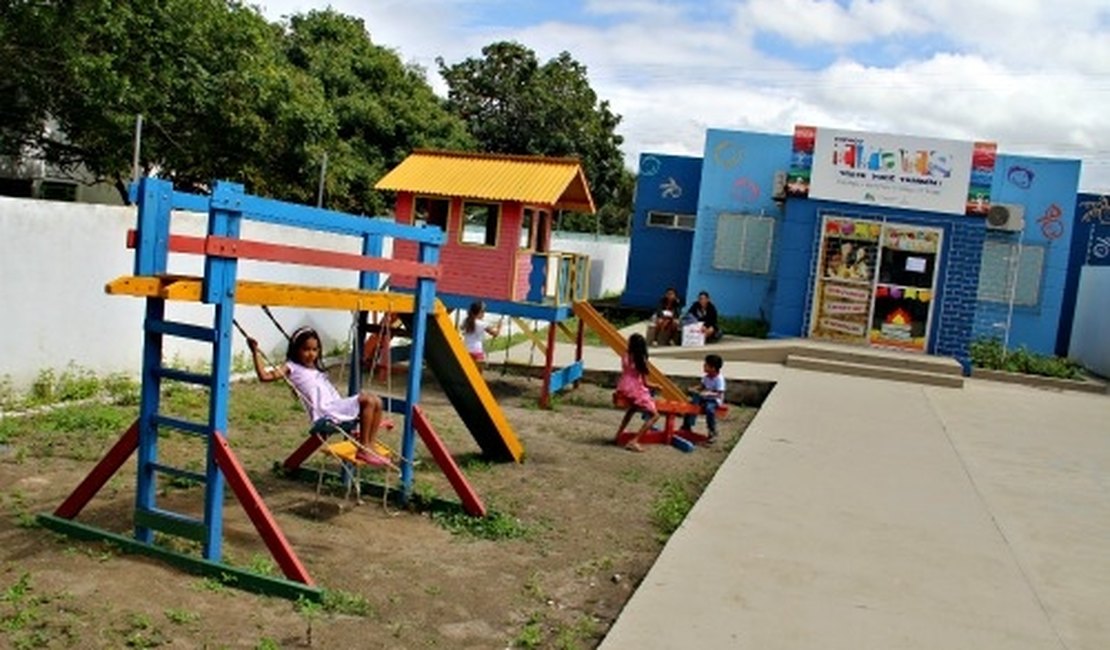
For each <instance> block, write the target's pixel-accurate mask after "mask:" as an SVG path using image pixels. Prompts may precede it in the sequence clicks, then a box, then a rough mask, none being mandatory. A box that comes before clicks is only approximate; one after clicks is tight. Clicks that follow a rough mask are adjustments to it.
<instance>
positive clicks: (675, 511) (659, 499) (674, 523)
mask: <svg viewBox="0 0 1110 650" xmlns="http://www.w3.org/2000/svg"><path fill="white" fill-rule="evenodd" d="M695 498H696V497H695V495H691V494H690V490H689V489H688V488H687V486H686V482H685V481H681V480H677V479H673V478H668V479H666V480H664V481H663V485H662V487H661V488H660V490H659V494H658V495H656V497H655V501H654V502H653V503H652V506H651V521H652V523H653V524H655V528H656V530H657V531H658V538H659V540H660V541H661V542H662V541H666V540H667V538H669V537H670V536H671V534H672V533H674V531H676V530H678V527H679V526H680V525H681V524H682V520H683V519H685V518H686V514H687V513H689V512H690V509H691V508H693V507H694V501H695Z"/></svg>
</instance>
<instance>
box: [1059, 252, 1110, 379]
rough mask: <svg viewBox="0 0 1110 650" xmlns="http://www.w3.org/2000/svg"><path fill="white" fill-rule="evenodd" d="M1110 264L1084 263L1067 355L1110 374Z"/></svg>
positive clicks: (1102, 372) (1108, 375) (1101, 373)
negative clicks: (1093, 264) (1089, 264)
mask: <svg viewBox="0 0 1110 650" xmlns="http://www.w3.org/2000/svg"><path fill="white" fill-rule="evenodd" d="M1108 332H1110V266H1084V267H1083V268H1082V270H1081V271H1080V274H1079V290H1078V293H1077V295H1076V298H1075V320H1074V322H1073V324H1072V328H1071V347H1070V348H1069V350H1068V356H1070V357H1071V358H1072V359H1075V360H1076V361H1078V362H1079V363H1081V364H1083V365H1084V366H1085V367H1086V368H1089V369H1090V370H1092V371H1094V372H1096V373H1098V374H1099V375H1101V376H1103V377H1110V333H1108Z"/></svg>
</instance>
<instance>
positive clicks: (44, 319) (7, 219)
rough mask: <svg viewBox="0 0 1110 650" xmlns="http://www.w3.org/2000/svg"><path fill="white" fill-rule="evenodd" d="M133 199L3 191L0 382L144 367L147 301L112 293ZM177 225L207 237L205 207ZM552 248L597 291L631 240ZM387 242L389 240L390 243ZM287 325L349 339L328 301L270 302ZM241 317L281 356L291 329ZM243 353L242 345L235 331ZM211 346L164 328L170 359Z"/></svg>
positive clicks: (257, 228) (317, 273)
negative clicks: (112, 202)
mask: <svg viewBox="0 0 1110 650" xmlns="http://www.w3.org/2000/svg"><path fill="white" fill-rule="evenodd" d="M135 215H136V209H135V208H134V207H119V206H105V205H92V204H86V203H60V202H53V201H36V200H27V199H12V198H8V197H0V341H2V345H3V351H2V353H0V380H3V379H5V378H7V379H10V380H11V382H12V384H13V386H14V387H15V388H16V389H17V390H25V389H26V388H27V387H28V386H30V384H31V382H33V381H34V379H35V378H36V377H37V376H38V375H39V373H41V372H43V371H45V370H54V371H55V372H61V371H63V370H65V369H66V367H67V366H69V365H71V364H72V365H75V366H77V367H79V368H82V369H90V370H92V371H94V372H95V373H96V374H98V375H107V374H109V373H115V372H125V373H128V374H131V375H137V374H138V372H139V369H140V368H141V366H142V359H141V357H142V319H143V307H144V304H145V301H144V300H143V299H141V298H135V297H131V296H109V295H107V294H106V293H104V286H105V284H106V283H108V282H109V281H111V280H113V279H115V278H117V277H120V276H124V275H131V273H132V266H133V263H134V251H133V250H131V249H128V248H127V247H126V237H127V230H128V229H130V228H134V227H135V219H136V216H135ZM173 220H174V221H173V227H172V230H173V232H174V233H175V234H193V235H203V234H204V229H205V215H198V214H189V213H181V214H175V215H174V217H173ZM242 236H243V237H244V238H247V239H256V240H264V241H275V242H282V243H288V244H294V245H298V246H307V247H312V248H322V249H328V250H336V251H342V252H349V253H358V252H359V250H360V249H361V244H360V242H359V240H358V239H356V238H354V237H343V236H339V235H330V234H326V233H317V232H310V231H306V230H301V229H296V228H288V227H282V226H273V225H269V224H259V223H255V222H245V223H244V224H243V229H242ZM552 248H554V249H555V250H566V251H570V252H578V253H584V254H587V255H590V256H591V258H592V264H591V268H592V271H591V279H590V295H591V296H597V295H601V294H602V293H605V292H617V291H620V290H622V289H623V287H624V275H625V269H626V268H627V257H628V242H627V240H624V241H621V240H615V241H613V240H612V238H601V239H595V238H593V237H590V236H585V237H581V236H576V235H566V234H565V233H564V234H560V233H556V234H555V235H554V237H553V239H552ZM389 249H390V246H389V241H388V240H387V243H386V252H387V254H388V251H389ZM169 272H170V273H179V274H187V275H201V274H202V272H203V268H202V264H201V258H199V257H197V256H193V255H180V254H171V255H170V263H169ZM239 277H240V278H241V279H251V280H264V281H271V282H288V283H292V284H307V285H318V286H336V287H344V288H353V287H357V286H358V274H357V273H356V272H354V271H331V270H323V269H314V268H311V267H301V266H292V265H276V264H266V263H260V262H250V261H244V262H241V263H240V265H239ZM272 311H273V312H274V315H275V316H276V317H277V319H278V320H279V321H280V322H281V324H282V326H283V327H285V329H286V330H287V331H292V330H293V329H294V328H296V327H299V326H301V325H311V326H313V327H315V328H316V329H317V330H318V331H319V332H320V334H321V336H322V337H323V339H324V341H323V343H324V347H325V349H332V348H333V347H335V346H344V345H346V344H347V342H348V340H349V337H350V327H351V320H352V319H351V315H350V314H348V313H343V312H335V311H328V310H306V309H301V308H297V309H289V308H274V309H273V310H272ZM166 312H167V317H169V318H171V319H174V320H180V321H184V322H191V323H196V324H200V325H208V326H210V325H211V324H212V308H211V307H207V306H204V305H199V304H186V303H177V302H167V306H166ZM235 312H236V313H235V316H236V319H237V320H238V321H239V323H240V324H242V325H243V327H244V328H245V329H246V330H247V331H248V332H250V333H251V335H252V336H254V337H255V338H257V339H258V340H259V342H260V343H261V344H262V348H263V349H264V350H265V351H266V352H267V354H268V355H269V357H270V359H271V360H273V361H279V360H281V359H284V355H285V350H284V341H285V340H284V338H283V337H282V335H281V334H280V333H279V332H278V331H277V330H276V329H275V328H274V326H273V325H272V324H271V323H270V321H269V319H268V318H267V317H266V315H265V314H264V313H263V312H262V310H261V309H259V308H256V307H241V308H239V309H236V310H235ZM234 340H235V343H234V345H235V347H234V351H235V353H236V354H244V355H245V353H246V345H245V343H244V342H243V339H242V337H241V336H239V335H238V334H236V335H235V339H234ZM210 355H211V352H210V347H208V346H203V345H200V344H198V343H194V342H190V341H182V340H178V339H174V338H173V337H167V338H166V357H167V358H174V357H178V359H177V360H176V361H175V364H179V365H181V366H189V367H195V366H197V365H199V364H202V363H206V362H208V361H210Z"/></svg>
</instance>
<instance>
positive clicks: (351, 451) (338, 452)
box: [308, 418, 395, 467]
mask: <svg viewBox="0 0 1110 650" xmlns="http://www.w3.org/2000/svg"><path fill="white" fill-rule="evenodd" d="M337 429H340V430H342V431H343V432H344V433H346V434H347V435H353V434H354V433H355V432H356V431H358V421H357V420H348V421H346V422H335V421H333V420H329V419H328V418H320V419H319V420H316V421H315V422H313V423H312V426H311V427H310V428H309V430H308V435H310V436H316V437H317V438H320V439H321V440H326V439H327V438H328V437H329V436H331V435H333V434H335V433H336V432H337V431H336V430H337ZM379 429H384V430H386V431H390V430H392V429H393V420H390V419H388V418H386V419H383V420H382V421H381V424H380V425H379ZM323 450H324V452H325V453H326V454H328V455H329V456H332V457H334V458H337V459H338V460H340V461H343V462H348V463H351V464H353V465H370V466H373V467H386V466H388V465H389V464H391V463H393V462H394V461H395V459H394V453H393V450H392V449H390V448H389V447H388V446H386V445H384V444H382V443H381V442H378V441H376V440H375V441H374V444H373V446H372V447H371V451H373V452H374V453H375V454H377V455H378V456H379V457H381V458H382V459H384V460H385V463H373V462H369V463H368V462H366V461H364V460H363V459H360V458H358V457H357V454H358V445H356V444H355V443H354V442H353V441H351V440H341V441H340V442H336V443H332V444H325V445H324V446H323Z"/></svg>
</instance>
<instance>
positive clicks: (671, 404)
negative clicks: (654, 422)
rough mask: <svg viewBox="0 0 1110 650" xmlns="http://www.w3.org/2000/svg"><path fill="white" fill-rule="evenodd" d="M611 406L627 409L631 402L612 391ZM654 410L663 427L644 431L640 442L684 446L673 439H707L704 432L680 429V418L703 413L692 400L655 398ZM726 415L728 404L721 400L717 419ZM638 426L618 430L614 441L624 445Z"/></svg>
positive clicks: (721, 418)
mask: <svg viewBox="0 0 1110 650" xmlns="http://www.w3.org/2000/svg"><path fill="white" fill-rule="evenodd" d="M613 406H616V407H617V408H620V409H628V408H630V407H631V406H632V404H631V403H630V402H629V401H628V400H627V399H625V398H624V396H623V395H621V394H620V393H617V392H616V391H614V392H613ZM655 410H656V411H658V412H659V415H660V416H662V417H661V419H662V420H663V427H662V428H661V429H653V430H651V431H646V432H645V433H644V435H642V436H640V442H641V443H642V444H658V445H675V446H676V447H679V446H683V447H684V446H685V445H682V444H681V443H678V444H676V443H675V439H676V438H678V439H680V440H683V441H685V442H686V443H690V444H694V445H696V444H704V443H706V442H707V441H708V440H709V436H708V435H706V434H704V433H698V432H696V431H689V430H684V429H682V418H684V417H685V416H687V415H701V416H704V415H705V409H703V408H702V407H701V405H699V404H694V403H692V402H676V401H673V400H666V399H658V400H655ZM727 416H728V404H727V403H725V402H721V404H720V406H718V407H717V419H718V420H723V419H724V418H725V417H727ZM637 431H639V427H636V428H633V429H631V430H627V429H626V430H624V431H618V432H617V435H616V438H614V440H613V441H614V442H615V443H616V444H617V445H619V446H622V447H623V446H624V445H625V444H627V443H628V441H629V440H632V438H634V437H636V432H637Z"/></svg>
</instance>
